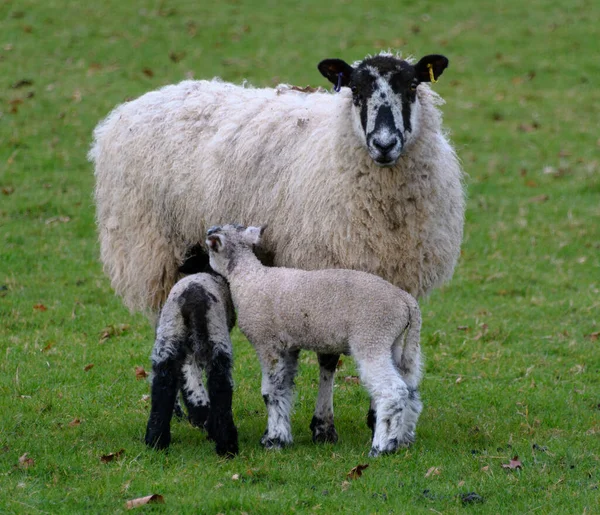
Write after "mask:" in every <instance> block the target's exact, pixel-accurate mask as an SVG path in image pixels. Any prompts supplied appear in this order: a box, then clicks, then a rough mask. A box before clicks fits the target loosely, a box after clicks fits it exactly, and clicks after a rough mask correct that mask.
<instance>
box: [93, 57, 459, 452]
mask: <svg viewBox="0 0 600 515" xmlns="http://www.w3.org/2000/svg"><path fill="white" fill-rule="evenodd" d="M447 65H448V60H447V59H446V58H445V57H443V56H440V55H429V56H426V57H423V58H422V59H421V60H420V61H418V62H417V63H416V64H411V63H410V62H408V61H406V60H403V59H401V58H399V57H397V56H393V55H391V54H380V55H376V56H373V57H367V58H365V59H364V60H362V61H360V62H357V63H355V64H354V65H353V66H351V65H349V64H347V63H345V62H344V61H342V60H340V59H327V60H324V61H322V62H321V63H320V64H319V70H320V72H321V73H322V74H323V75H324V76H325V77H327V78H328V79H329V80H330V81H331V82H332V83H333V84H335V89H336V90H339V93H337V94H332V93H328V92H319V91H317V92H309V91H303V90H299V89H298V88H294V87H290V86H285V85H283V86H279V87H277V88H275V89H271V88H263V89H260V88H252V87H248V86H236V85H233V84H228V83H224V82H221V81H219V80H212V81H184V82H181V83H179V84H177V85H172V86H166V87H164V88H162V89H160V90H158V91H153V92H150V93H147V94H145V95H143V96H142V97H140V98H138V99H136V100H134V101H131V102H128V103H125V104H123V105H121V106H119V107H117V108H116V109H115V110H114V111H113V112H112V113H111V114H110V115H109V116H108V117H107V118H106V119H105V120H104V121H103V122H102V123H100V124H99V125H98V127H97V128H96V130H95V132H94V137H95V142H94V144H93V147H92V149H91V150H90V153H89V157H90V159H92V160H93V161H94V163H95V176H96V190H95V197H96V204H97V222H98V228H99V237H100V250H101V259H102V262H103V263H104V270H105V271H106V273H107V274H108V276H109V277H110V279H111V283H112V286H113V287H114V289H115V291H116V292H117V293H118V294H120V295H122V296H123V298H124V301H125V304H126V305H127V306H128V307H129V308H130V309H133V310H136V309H140V310H144V311H146V312H156V311H157V310H158V309H159V308H160V306H161V305H162V303H163V302H164V300H165V298H166V296H167V293H168V292H169V290H170V288H171V286H172V285H173V284H174V283H175V281H176V280H177V278H178V277H179V276H178V270H177V265H178V264H179V263H181V262H182V261H183V259H184V254H185V253H186V251H187V249H188V248H189V247H190V245H191V244H193V243H195V242H198V241H203V239H204V234H205V232H206V230H207V228H208V227H209V225H212V224H218V223H221V224H222V223H227V222H228V221H230V220H238V221H242V222H244V223H246V224H252V223H254V224H256V223H267V224H268V225H269V227H270V230H269V232H268V236H267V238H266V239H265V241H264V242H263V245H264V251H265V253H266V254H267V255H268V256H269V257H270V259H271V261H272V263H273V264H274V265H276V266H288V267H296V268H302V269H307V270H314V269H322V268H346V269H354V270H362V271H365V272H370V273H373V274H376V275H378V276H381V277H383V278H384V279H385V280H387V281H390V282H391V283H392V284H395V285H396V286H398V287H400V288H402V289H404V290H407V291H408V292H410V293H411V294H413V295H414V296H415V297H420V296H422V295H424V294H426V293H427V292H429V291H431V289H433V288H434V287H436V286H439V285H441V284H442V283H444V282H445V281H447V280H449V279H450V277H451V276H452V273H453V270H454V267H455V265H456V261H457V259H458V256H459V252H460V245H461V241H462V235H463V222H464V208H465V203H464V192H463V186H462V171H461V168H460V164H459V162H458V159H457V157H456V155H455V152H454V150H453V148H452V146H451V145H450V144H449V142H448V140H447V138H446V136H445V134H444V131H443V129H442V120H441V113H440V111H439V109H438V108H437V105H438V104H440V103H441V102H442V100H441V99H440V98H439V96H438V95H437V94H435V93H434V92H433V91H432V90H431V89H430V87H429V84H428V83H429V82H431V81H436V80H437V79H438V78H439V76H440V75H441V74H442V72H443V71H444V69H445V68H446V66H447ZM308 241H310V242H311V248H310V251H307V250H306V242H308ZM319 362H320V365H321V387H320V394H319V402H318V405H317V409H316V411H315V416H316V417H321V418H323V417H325V418H328V417H329V418H331V417H330V415H331V413H332V411H331V406H329V405H327V403H326V401H325V399H327V398H329V395H328V393H327V392H328V390H330V389H331V388H332V384H331V382H330V377H331V374H330V370H331V368H332V367H334V364H335V363H337V357H336V356H319ZM322 402H324V404H323V403H322ZM313 437H314V439H315V440H324V441H335V438H336V436H335V428H334V427H333V426H331V427H329V428H328V429H327V431H325V432H322V431H321V430H317V431H315V432H314V433H313Z"/></svg>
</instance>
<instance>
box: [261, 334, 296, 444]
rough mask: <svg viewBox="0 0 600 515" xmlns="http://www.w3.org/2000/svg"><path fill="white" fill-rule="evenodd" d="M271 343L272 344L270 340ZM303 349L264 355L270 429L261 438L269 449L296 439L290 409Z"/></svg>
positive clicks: (264, 376)
mask: <svg viewBox="0 0 600 515" xmlns="http://www.w3.org/2000/svg"><path fill="white" fill-rule="evenodd" d="M267 345H268V344H267ZM298 354H299V351H293V352H282V353H281V354H280V355H279V356H276V357H273V356H272V355H271V356H269V355H263V356H261V357H260V358H261V360H260V361H261V365H262V388H261V390H262V396H263V399H264V401H265V406H266V407H267V412H268V421H267V429H266V431H265V434H264V435H263V437H262V438H261V440H260V443H261V445H262V446H263V447H265V449H281V448H282V447H285V446H287V445H290V444H291V443H292V429H291V423H290V412H291V410H292V397H293V388H294V377H295V375H296V370H297V368H298Z"/></svg>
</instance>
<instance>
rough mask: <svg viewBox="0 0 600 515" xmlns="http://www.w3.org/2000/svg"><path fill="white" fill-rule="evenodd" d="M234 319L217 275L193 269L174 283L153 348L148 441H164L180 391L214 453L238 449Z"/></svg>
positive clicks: (167, 439) (226, 291)
mask: <svg viewBox="0 0 600 515" xmlns="http://www.w3.org/2000/svg"><path fill="white" fill-rule="evenodd" d="M234 325H235V311H234V309H233V305H232V303H231V296H230V294H229V288H228V287H227V284H226V282H225V280H224V279H223V278H222V277H221V276H218V275H216V274H214V273H198V274H194V275H189V276H187V277H185V278H183V279H182V280H180V281H179V282H178V283H176V284H175V286H174V287H173V289H172V290H171V292H170V294H169V296H168V297H167V301H166V302H165V305H164V306H163V308H162V310H161V312H160V316H159V319H158V325H157V328H156V340H155V343H154V348H153V350H152V389H151V411H150V418H149V420H148V426H147V429H146V438H145V441H146V444H147V445H148V446H150V447H155V448H158V449H164V448H166V447H168V446H169V444H170V442H171V430H170V423H171V418H172V415H173V410H174V407H175V405H176V399H177V395H178V393H179V391H181V394H182V397H183V400H184V404H185V406H186V408H187V411H188V417H189V420H190V422H191V423H192V425H194V426H197V427H201V428H205V429H206V430H207V433H208V437H209V438H210V439H212V440H214V441H215V444H216V451H217V453H218V454H220V455H233V454H236V453H237V452H238V435H237V429H236V427H235V424H234V422H233V414H232V395H233V380H232V377H231V367H232V345H231V339H230V337H229V332H230V330H231V329H232V328H233V326H234ZM203 371H204V372H205V373H206V377H207V380H206V382H207V385H206V386H207V388H206V389H207V390H208V395H207V393H206V389H205V388H204V385H203V381H202V373H203Z"/></svg>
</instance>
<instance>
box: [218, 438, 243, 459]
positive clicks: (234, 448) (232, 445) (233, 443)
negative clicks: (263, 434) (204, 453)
mask: <svg viewBox="0 0 600 515" xmlns="http://www.w3.org/2000/svg"><path fill="white" fill-rule="evenodd" d="M216 451H217V454H218V455H219V456H224V457H225V458H233V457H234V456H235V455H236V454H238V453H239V452H240V450H239V447H238V439H237V434H236V435H235V438H232V439H231V440H228V441H226V442H217V446H216Z"/></svg>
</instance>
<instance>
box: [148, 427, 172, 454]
mask: <svg viewBox="0 0 600 515" xmlns="http://www.w3.org/2000/svg"><path fill="white" fill-rule="evenodd" d="M144 440H145V442H146V445H147V446H148V447H151V448H152V449H157V450H162V449H166V448H167V447H169V444H170V443H171V431H151V430H148V431H146V438H145V439H144Z"/></svg>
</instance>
